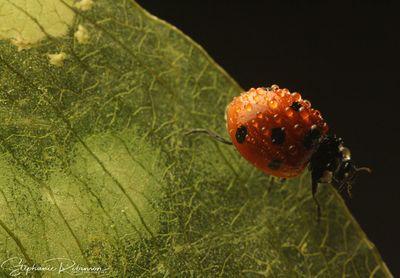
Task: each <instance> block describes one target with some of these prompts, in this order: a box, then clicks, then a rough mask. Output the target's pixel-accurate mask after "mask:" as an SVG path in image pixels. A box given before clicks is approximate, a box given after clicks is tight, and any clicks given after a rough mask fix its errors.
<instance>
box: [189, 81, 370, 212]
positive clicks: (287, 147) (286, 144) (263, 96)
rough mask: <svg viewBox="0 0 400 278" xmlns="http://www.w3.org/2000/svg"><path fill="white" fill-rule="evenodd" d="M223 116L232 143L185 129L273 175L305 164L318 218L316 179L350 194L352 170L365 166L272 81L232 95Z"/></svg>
mask: <svg viewBox="0 0 400 278" xmlns="http://www.w3.org/2000/svg"><path fill="white" fill-rule="evenodd" d="M226 120H227V129H228V132H229V135H230V138H231V140H232V142H230V141H228V140H225V139H223V138H222V137H220V136H219V135H217V134H216V133H214V132H212V131H209V130H205V129H196V130H192V131H191V132H189V133H194V132H202V133H208V134H209V135H210V136H212V137H214V138H215V139H217V140H218V141H221V142H223V143H226V144H233V145H234V146H235V147H236V148H237V150H238V151H239V152H240V154H241V155H242V156H243V157H244V158H245V159H246V160H248V161H249V162H250V163H252V164H253V165H254V166H256V167H257V168H259V169H260V170H262V171H264V172H265V173H267V174H270V175H273V176H277V177H282V178H288V177H294V176H297V175H299V174H300V173H301V172H302V171H303V170H304V169H305V168H306V167H307V166H308V167H309V169H310V171H311V179H312V196H313V198H314V200H315V202H316V203H317V207H318V219H319V216H320V206H319V203H318V201H317V199H316V198H315V194H316V192H317V187H318V183H322V182H327V183H333V184H334V185H335V186H337V187H338V188H339V189H343V188H347V191H348V193H349V194H350V187H351V183H352V182H353V180H354V178H355V173H356V172H358V171H362V170H364V171H368V172H369V171H370V169H369V168H366V167H362V168H357V167H356V166H355V165H354V162H353V161H352V159H351V156H350V150H349V149H348V148H346V147H345V146H344V145H343V140H342V139H341V138H338V137H336V135H334V134H328V129H329V128H328V125H327V123H326V122H325V121H324V119H323V118H322V115H321V113H320V112H319V111H318V110H316V109H314V108H312V107H311V103H310V102H309V101H307V100H303V99H302V97H301V95H300V94H299V93H290V92H289V90H287V89H280V88H279V87H278V86H277V85H272V86H271V87H270V88H265V87H262V88H257V89H254V88H252V89H250V90H249V91H247V92H244V93H242V94H241V95H240V96H237V97H235V98H234V99H233V101H232V102H231V103H230V104H229V105H228V106H227V108H226Z"/></svg>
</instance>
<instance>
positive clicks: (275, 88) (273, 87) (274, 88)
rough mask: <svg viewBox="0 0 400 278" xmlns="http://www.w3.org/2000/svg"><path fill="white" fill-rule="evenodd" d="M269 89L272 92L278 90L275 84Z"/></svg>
mask: <svg viewBox="0 0 400 278" xmlns="http://www.w3.org/2000/svg"><path fill="white" fill-rule="evenodd" d="M271 89H272V90H273V91H276V90H279V86H278V85H276V84H274V85H272V86H271Z"/></svg>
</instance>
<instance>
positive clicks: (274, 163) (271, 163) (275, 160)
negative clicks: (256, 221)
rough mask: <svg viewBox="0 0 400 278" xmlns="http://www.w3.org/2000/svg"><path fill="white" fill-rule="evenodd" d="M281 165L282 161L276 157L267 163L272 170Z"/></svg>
mask: <svg viewBox="0 0 400 278" xmlns="http://www.w3.org/2000/svg"><path fill="white" fill-rule="evenodd" d="M281 166H282V161H280V160H278V159H274V160H272V161H271V162H270V163H269V164H268V167H269V168H271V169H272V170H278V169H279V168H281Z"/></svg>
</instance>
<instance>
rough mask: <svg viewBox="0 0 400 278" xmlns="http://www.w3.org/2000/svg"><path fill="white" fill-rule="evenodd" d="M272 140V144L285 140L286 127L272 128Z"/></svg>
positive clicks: (279, 143)
mask: <svg viewBox="0 0 400 278" xmlns="http://www.w3.org/2000/svg"><path fill="white" fill-rule="evenodd" d="M271 132H272V133H271V140H272V144H278V145H281V144H283V142H284V141H285V128H284V127H275V128H273V129H271Z"/></svg>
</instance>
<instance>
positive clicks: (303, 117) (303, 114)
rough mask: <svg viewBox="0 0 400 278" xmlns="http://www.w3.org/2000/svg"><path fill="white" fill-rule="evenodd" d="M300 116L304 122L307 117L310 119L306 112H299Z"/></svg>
mask: <svg viewBox="0 0 400 278" xmlns="http://www.w3.org/2000/svg"><path fill="white" fill-rule="evenodd" d="M300 116H301V118H302V119H303V120H304V121H307V120H308V117H310V114H309V113H308V111H307V110H305V109H303V110H302V111H300Z"/></svg>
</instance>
